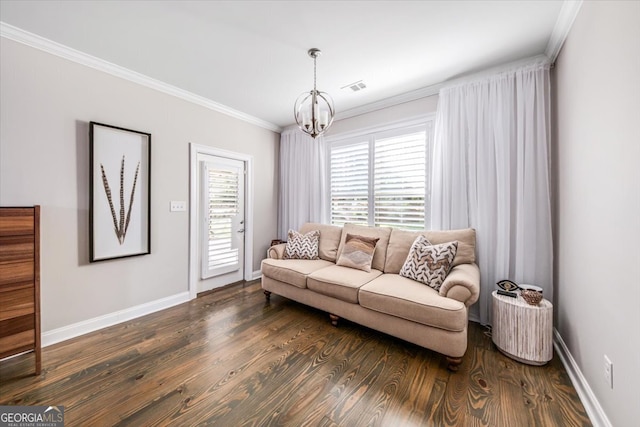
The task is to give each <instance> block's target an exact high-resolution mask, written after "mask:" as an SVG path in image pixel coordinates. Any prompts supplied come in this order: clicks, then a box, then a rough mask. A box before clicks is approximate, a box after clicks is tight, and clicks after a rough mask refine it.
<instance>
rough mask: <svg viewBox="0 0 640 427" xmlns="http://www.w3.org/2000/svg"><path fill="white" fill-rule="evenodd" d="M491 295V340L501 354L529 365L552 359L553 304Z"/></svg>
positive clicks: (545, 301)
mask: <svg viewBox="0 0 640 427" xmlns="http://www.w3.org/2000/svg"><path fill="white" fill-rule="evenodd" d="M491 296H492V297H493V298H492V300H493V327H492V333H491V335H492V337H493V342H494V344H495V345H496V347H498V350H500V351H501V352H502V353H504V354H505V355H507V356H509V357H511V358H512V359H515V360H517V361H519V362H522V363H526V364H529V365H544V364H545V363H547V362H548V361H549V360H551V359H552V358H553V305H552V304H551V303H550V302H549V301H547V300H546V299H543V300H542V301H540V303H539V304H538V305H530V304H528V303H527V302H526V301H525V300H524V299H523V298H522V297H521V296H520V295H519V294H518V297H517V298H511V297H508V296H504V295H498V292H497V291H493V293H492V294H491Z"/></svg>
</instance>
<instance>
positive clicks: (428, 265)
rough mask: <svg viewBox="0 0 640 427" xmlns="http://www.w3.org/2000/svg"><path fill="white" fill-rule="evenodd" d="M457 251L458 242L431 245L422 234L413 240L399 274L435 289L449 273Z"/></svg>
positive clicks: (438, 288)
mask: <svg viewBox="0 0 640 427" xmlns="http://www.w3.org/2000/svg"><path fill="white" fill-rule="evenodd" d="M457 251H458V242H448V243H443V244H441V245H432V244H431V243H430V242H429V240H427V238H426V237H424V236H418V237H417V238H416V240H414V241H413V245H411V249H410V250H409V255H408V256H407V260H406V261H405V262H404V265H403V266H402V269H401V270H400V275H401V276H403V277H406V278H408V279H413V280H415V281H418V282H421V283H424V284H425V285H429V286H430V287H432V288H433V289H435V290H436V291H438V290H440V286H442V283H443V282H444V279H445V278H446V277H447V274H449V270H450V269H451V264H452V263H453V259H454V258H455V257H456V252H457Z"/></svg>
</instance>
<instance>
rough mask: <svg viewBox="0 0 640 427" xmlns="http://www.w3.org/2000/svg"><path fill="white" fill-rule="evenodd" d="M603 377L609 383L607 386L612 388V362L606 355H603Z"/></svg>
mask: <svg viewBox="0 0 640 427" xmlns="http://www.w3.org/2000/svg"><path fill="white" fill-rule="evenodd" d="M604 379H605V380H606V381H607V384H609V387H611V388H613V362H612V361H611V360H609V358H608V357H607V355H606V354H605V355H604Z"/></svg>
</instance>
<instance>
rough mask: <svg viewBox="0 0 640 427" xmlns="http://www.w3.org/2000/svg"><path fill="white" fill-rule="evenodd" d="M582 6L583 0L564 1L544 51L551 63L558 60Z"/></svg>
mask: <svg viewBox="0 0 640 427" xmlns="http://www.w3.org/2000/svg"><path fill="white" fill-rule="evenodd" d="M581 6H582V0H565V1H564V2H563V3H562V8H561V9H560V13H559V14H558V19H557V20H556V25H555V26H554V27H553V31H552V32H551V37H549V43H547V48H546V49H545V51H544V53H545V55H547V58H549V59H550V60H551V63H555V62H556V58H558V54H559V53H560V49H562V45H563V44H564V41H565V40H566V39H567V36H568V35H569V31H570V30H571V26H572V25H573V21H575V19H576V16H578V12H579V11H580V7H581Z"/></svg>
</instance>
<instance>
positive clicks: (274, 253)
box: [267, 243, 287, 259]
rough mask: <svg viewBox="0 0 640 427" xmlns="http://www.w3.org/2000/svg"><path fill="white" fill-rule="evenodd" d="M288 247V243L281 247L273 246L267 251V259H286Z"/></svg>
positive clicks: (281, 244)
mask: <svg viewBox="0 0 640 427" xmlns="http://www.w3.org/2000/svg"><path fill="white" fill-rule="evenodd" d="M286 246H287V244H286V243H280V244H279V245H273V246H271V247H270V248H269V250H268V251H267V258H272V259H283V258H284V248H285V247H286Z"/></svg>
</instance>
